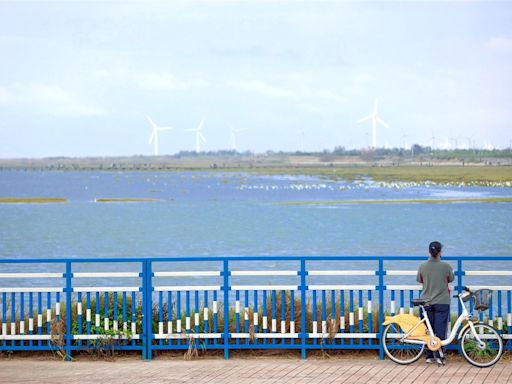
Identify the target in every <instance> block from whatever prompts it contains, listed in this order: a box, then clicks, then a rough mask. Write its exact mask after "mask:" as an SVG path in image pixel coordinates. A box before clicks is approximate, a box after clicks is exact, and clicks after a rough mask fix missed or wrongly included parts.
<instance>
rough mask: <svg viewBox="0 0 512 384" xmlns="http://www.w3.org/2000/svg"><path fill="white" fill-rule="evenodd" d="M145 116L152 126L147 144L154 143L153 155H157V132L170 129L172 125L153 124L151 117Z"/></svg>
mask: <svg viewBox="0 0 512 384" xmlns="http://www.w3.org/2000/svg"><path fill="white" fill-rule="evenodd" d="M146 118H147V119H148V121H149V123H150V124H151V126H152V127H153V132H151V136H150V137H149V142H148V144H151V142H153V143H154V148H155V149H154V151H155V156H158V132H163V131H170V130H171V129H173V127H159V126H158V125H156V124H155V122H154V121H153V120H152V119H151V117H149V116H146Z"/></svg>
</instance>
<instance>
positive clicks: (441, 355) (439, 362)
mask: <svg viewBox="0 0 512 384" xmlns="http://www.w3.org/2000/svg"><path fill="white" fill-rule="evenodd" d="M438 353H439V357H437V358H436V360H437V366H438V367H440V366H441V365H444V353H443V350H442V349H440V350H439V351H438Z"/></svg>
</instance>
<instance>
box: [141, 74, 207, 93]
mask: <svg viewBox="0 0 512 384" xmlns="http://www.w3.org/2000/svg"><path fill="white" fill-rule="evenodd" d="M135 77H136V78H137V83H138V85H139V86H140V87H141V88H144V89H149V90H188V89H192V88H198V87H207V86H209V85H210V84H209V83H208V82H207V81H205V80H204V79H201V78H199V77H195V76H193V77H190V78H187V77H185V78H178V77H176V76H174V75H172V74H170V73H167V72H163V73H142V74H138V75H136V76H135Z"/></svg>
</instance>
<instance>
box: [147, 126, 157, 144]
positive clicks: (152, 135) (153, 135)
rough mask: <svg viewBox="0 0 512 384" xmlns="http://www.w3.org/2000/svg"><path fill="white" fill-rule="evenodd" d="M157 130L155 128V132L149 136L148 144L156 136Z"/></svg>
mask: <svg viewBox="0 0 512 384" xmlns="http://www.w3.org/2000/svg"><path fill="white" fill-rule="evenodd" d="M155 135H156V131H155V130H154V129H153V132H152V133H151V136H150V137H149V141H148V144H151V143H152V142H153V140H154V138H155Z"/></svg>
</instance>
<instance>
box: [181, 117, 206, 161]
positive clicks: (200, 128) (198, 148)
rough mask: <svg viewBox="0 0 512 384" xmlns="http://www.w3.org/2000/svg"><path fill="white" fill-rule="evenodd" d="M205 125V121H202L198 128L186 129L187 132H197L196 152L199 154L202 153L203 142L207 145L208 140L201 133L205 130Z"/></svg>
mask: <svg viewBox="0 0 512 384" xmlns="http://www.w3.org/2000/svg"><path fill="white" fill-rule="evenodd" d="M203 124H204V119H201V122H200V123H199V125H198V126H197V128H192V129H185V132H195V134H196V152H197V153H199V152H201V141H202V142H203V143H205V144H206V139H205V138H204V136H203V134H202V133H201V131H202V130H203Z"/></svg>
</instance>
